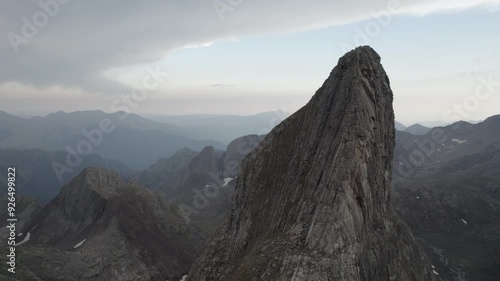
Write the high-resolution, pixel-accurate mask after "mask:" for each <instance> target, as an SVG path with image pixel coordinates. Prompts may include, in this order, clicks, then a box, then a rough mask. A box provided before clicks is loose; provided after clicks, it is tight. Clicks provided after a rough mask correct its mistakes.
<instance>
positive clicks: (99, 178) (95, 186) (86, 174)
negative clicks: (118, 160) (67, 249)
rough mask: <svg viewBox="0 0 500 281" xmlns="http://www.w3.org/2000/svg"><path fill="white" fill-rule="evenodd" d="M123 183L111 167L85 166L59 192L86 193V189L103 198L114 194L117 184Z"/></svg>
mask: <svg viewBox="0 0 500 281" xmlns="http://www.w3.org/2000/svg"><path fill="white" fill-rule="evenodd" d="M123 183H124V182H123V180H122V179H121V178H120V176H119V175H118V173H117V172H115V171H113V170H111V169H106V168H97V167H87V168H85V169H84V170H83V171H82V172H81V173H80V174H79V175H78V176H77V177H76V178H74V179H73V180H72V181H71V182H70V183H69V184H68V185H67V186H65V187H63V189H62V191H61V193H65V192H68V191H69V192H70V193H75V192H80V193H86V190H87V189H88V190H93V191H95V192H97V193H98V194H99V195H100V196H102V197H103V198H109V197H111V196H112V195H114V194H116V192H117V188H118V186H119V185H121V184H123ZM71 196H73V195H71Z"/></svg>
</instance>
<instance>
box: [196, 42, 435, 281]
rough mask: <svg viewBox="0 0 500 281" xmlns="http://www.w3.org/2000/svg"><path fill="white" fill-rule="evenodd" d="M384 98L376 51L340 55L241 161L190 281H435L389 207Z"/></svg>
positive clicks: (388, 118)
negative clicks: (232, 191)
mask: <svg viewBox="0 0 500 281" xmlns="http://www.w3.org/2000/svg"><path fill="white" fill-rule="evenodd" d="M392 99H393V97H392V91H391V89H390V85H389V79H388V78H387V76H386V73H385V71H384V69H383V68H382V65H381V64H380V57H379V56H378V54H377V53H376V52H375V51H373V50H372V49H371V48H369V47H361V48H357V49H356V50H354V51H351V52H349V53H348V54H346V55H345V56H344V57H342V58H341V59H340V60H339V63H338V65H337V66H336V67H335V68H334V69H333V71H332V73H331V74H330V77H329V78H328V79H327V80H326V81H325V83H324V84H323V86H322V87H321V88H320V89H319V90H318V91H317V92H316V94H315V95H314V96H313V97H312V99H311V101H310V102H309V103H308V104H307V105H306V106H304V107H303V108H301V109H300V110H299V111H298V112H296V113H295V114H293V115H292V116H291V117H289V118H288V119H287V120H285V121H284V122H282V123H281V124H280V125H278V126H277V127H275V128H274V130H272V132H271V133H270V134H269V135H268V136H267V137H266V138H265V139H264V140H263V141H262V143H261V145H260V146H259V147H258V148H257V149H255V150H254V151H253V152H251V153H250V154H249V155H248V156H247V158H245V160H244V162H243V165H242V169H241V173H240V175H239V176H238V180H237V184H236V195H235V200H234V202H233V204H232V206H231V212H230V214H229V215H228V216H227V218H226V221H225V223H224V225H223V226H222V227H221V228H220V229H219V231H218V233H217V234H216V237H215V238H214V239H213V241H212V242H211V244H210V246H209V248H208V249H207V250H206V251H205V253H204V254H203V255H202V256H201V257H200V258H199V259H197V261H196V263H195V264H194V266H193V268H192V269H191V271H190V273H189V276H188V280H196V281H202V280H205V281H208V280H294V281H299V280H304V281H305V280H315V281H322V280H325V281H326V280H350V281H351V280H354V281H355V280H359V281H373V280H394V281H403V280H404V281H427V280H435V275H434V274H433V273H432V268H431V265H430V263H429V261H428V259H427V258H426V256H425V255H424V254H423V253H422V252H421V250H420V248H419V247H418V246H417V244H416V243H415V240H414V238H413V236H412V234H411V232H410V231H409V229H408V227H407V226H406V225H405V224H404V223H402V222H401V221H400V220H399V219H398V217H397V216H396V215H395V213H394V211H393V209H392V208H391V204H390V189H391V188H390V184H391V168H392V156H393V149H394V133H395V132H394V113H393V110H392Z"/></svg>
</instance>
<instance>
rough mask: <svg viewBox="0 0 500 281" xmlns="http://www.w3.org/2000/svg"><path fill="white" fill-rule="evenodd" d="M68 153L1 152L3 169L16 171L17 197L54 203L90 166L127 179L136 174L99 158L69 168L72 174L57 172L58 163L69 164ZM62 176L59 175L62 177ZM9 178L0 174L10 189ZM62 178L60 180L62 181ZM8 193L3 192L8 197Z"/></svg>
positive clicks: (90, 158)
mask: <svg viewBox="0 0 500 281" xmlns="http://www.w3.org/2000/svg"><path fill="white" fill-rule="evenodd" d="M66 157H67V153H66V152H65V151H46V150H42V149H0V169H1V170H3V171H7V168H8V167H13V166H14V167H16V181H17V194H19V195H28V196H31V197H34V198H36V199H37V200H38V201H39V202H40V203H42V204H45V203H47V202H49V201H50V200H52V198H54V197H55V196H56V195H57V194H58V193H59V190H60V189H61V187H63V186H64V185H65V184H67V183H68V182H69V181H70V180H71V179H73V178H74V177H76V176H77V175H78V174H79V173H80V172H81V171H82V170H83V169H85V168H86V167H89V166H95V167H102V168H110V169H113V170H115V171H118V172H119V173H120V174H121V175H123V176H126V175H128V174H131V173H132V170H131V169H130V168H129V167H127V166H126V165H124V164H122V163H121V162H119V161H111V160H106V159H103V158H102V157H101V156H99V155H96V154H91V155H87V156H86V157H83V158H82V162H81V164H79V165H77V166H76V167H74V168H73V167H70V166H66V167H67V169H68V170H57V171H58V172H56V170H54V166H53V165H54V163H60V164H61V165H67V164H66ZM58 174H59V175H58ZM6 176H7V174H6V173H0V184H2V185H3V186H7V178H6ZM59 176H60V178H59ZM5 192H6V189H2V190H1V191H0V195H1V194H5Z"/></svg>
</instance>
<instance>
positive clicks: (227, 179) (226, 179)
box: [222, 178, 234, 186]
mask: <svg viewBox="0 0 500 281" xmlns="http://www.w3.org/2000/svg"><path fill="white" fill-rule="evenodd" d="M232 180H234V179H233V178H225V179H224V184H223V185H222V186H226V185H227V184H228V183H229V182H230V181H232Z"/></svg>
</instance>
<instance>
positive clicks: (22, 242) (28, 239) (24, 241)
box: [14, 224, 38, 246]
mask: <svg viewBox="0 0 500 281" xmlns="http://www.w3.org/2000/svg"><path fill="white" fill-rule="evenodd" d="M37 226H38V224H37V225H35V226H33V228H32V229H30V231H28V233H27V234H26V236H25V237H24V239H23V241H21V242H19V243H16V244H14V246H19V245H22V244H24V243H26V242H28V241H30V238H31V231H33V229H35V227H37ZM19 234H22V233H19ZM17 236H19V235H17Z"/></svg>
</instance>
